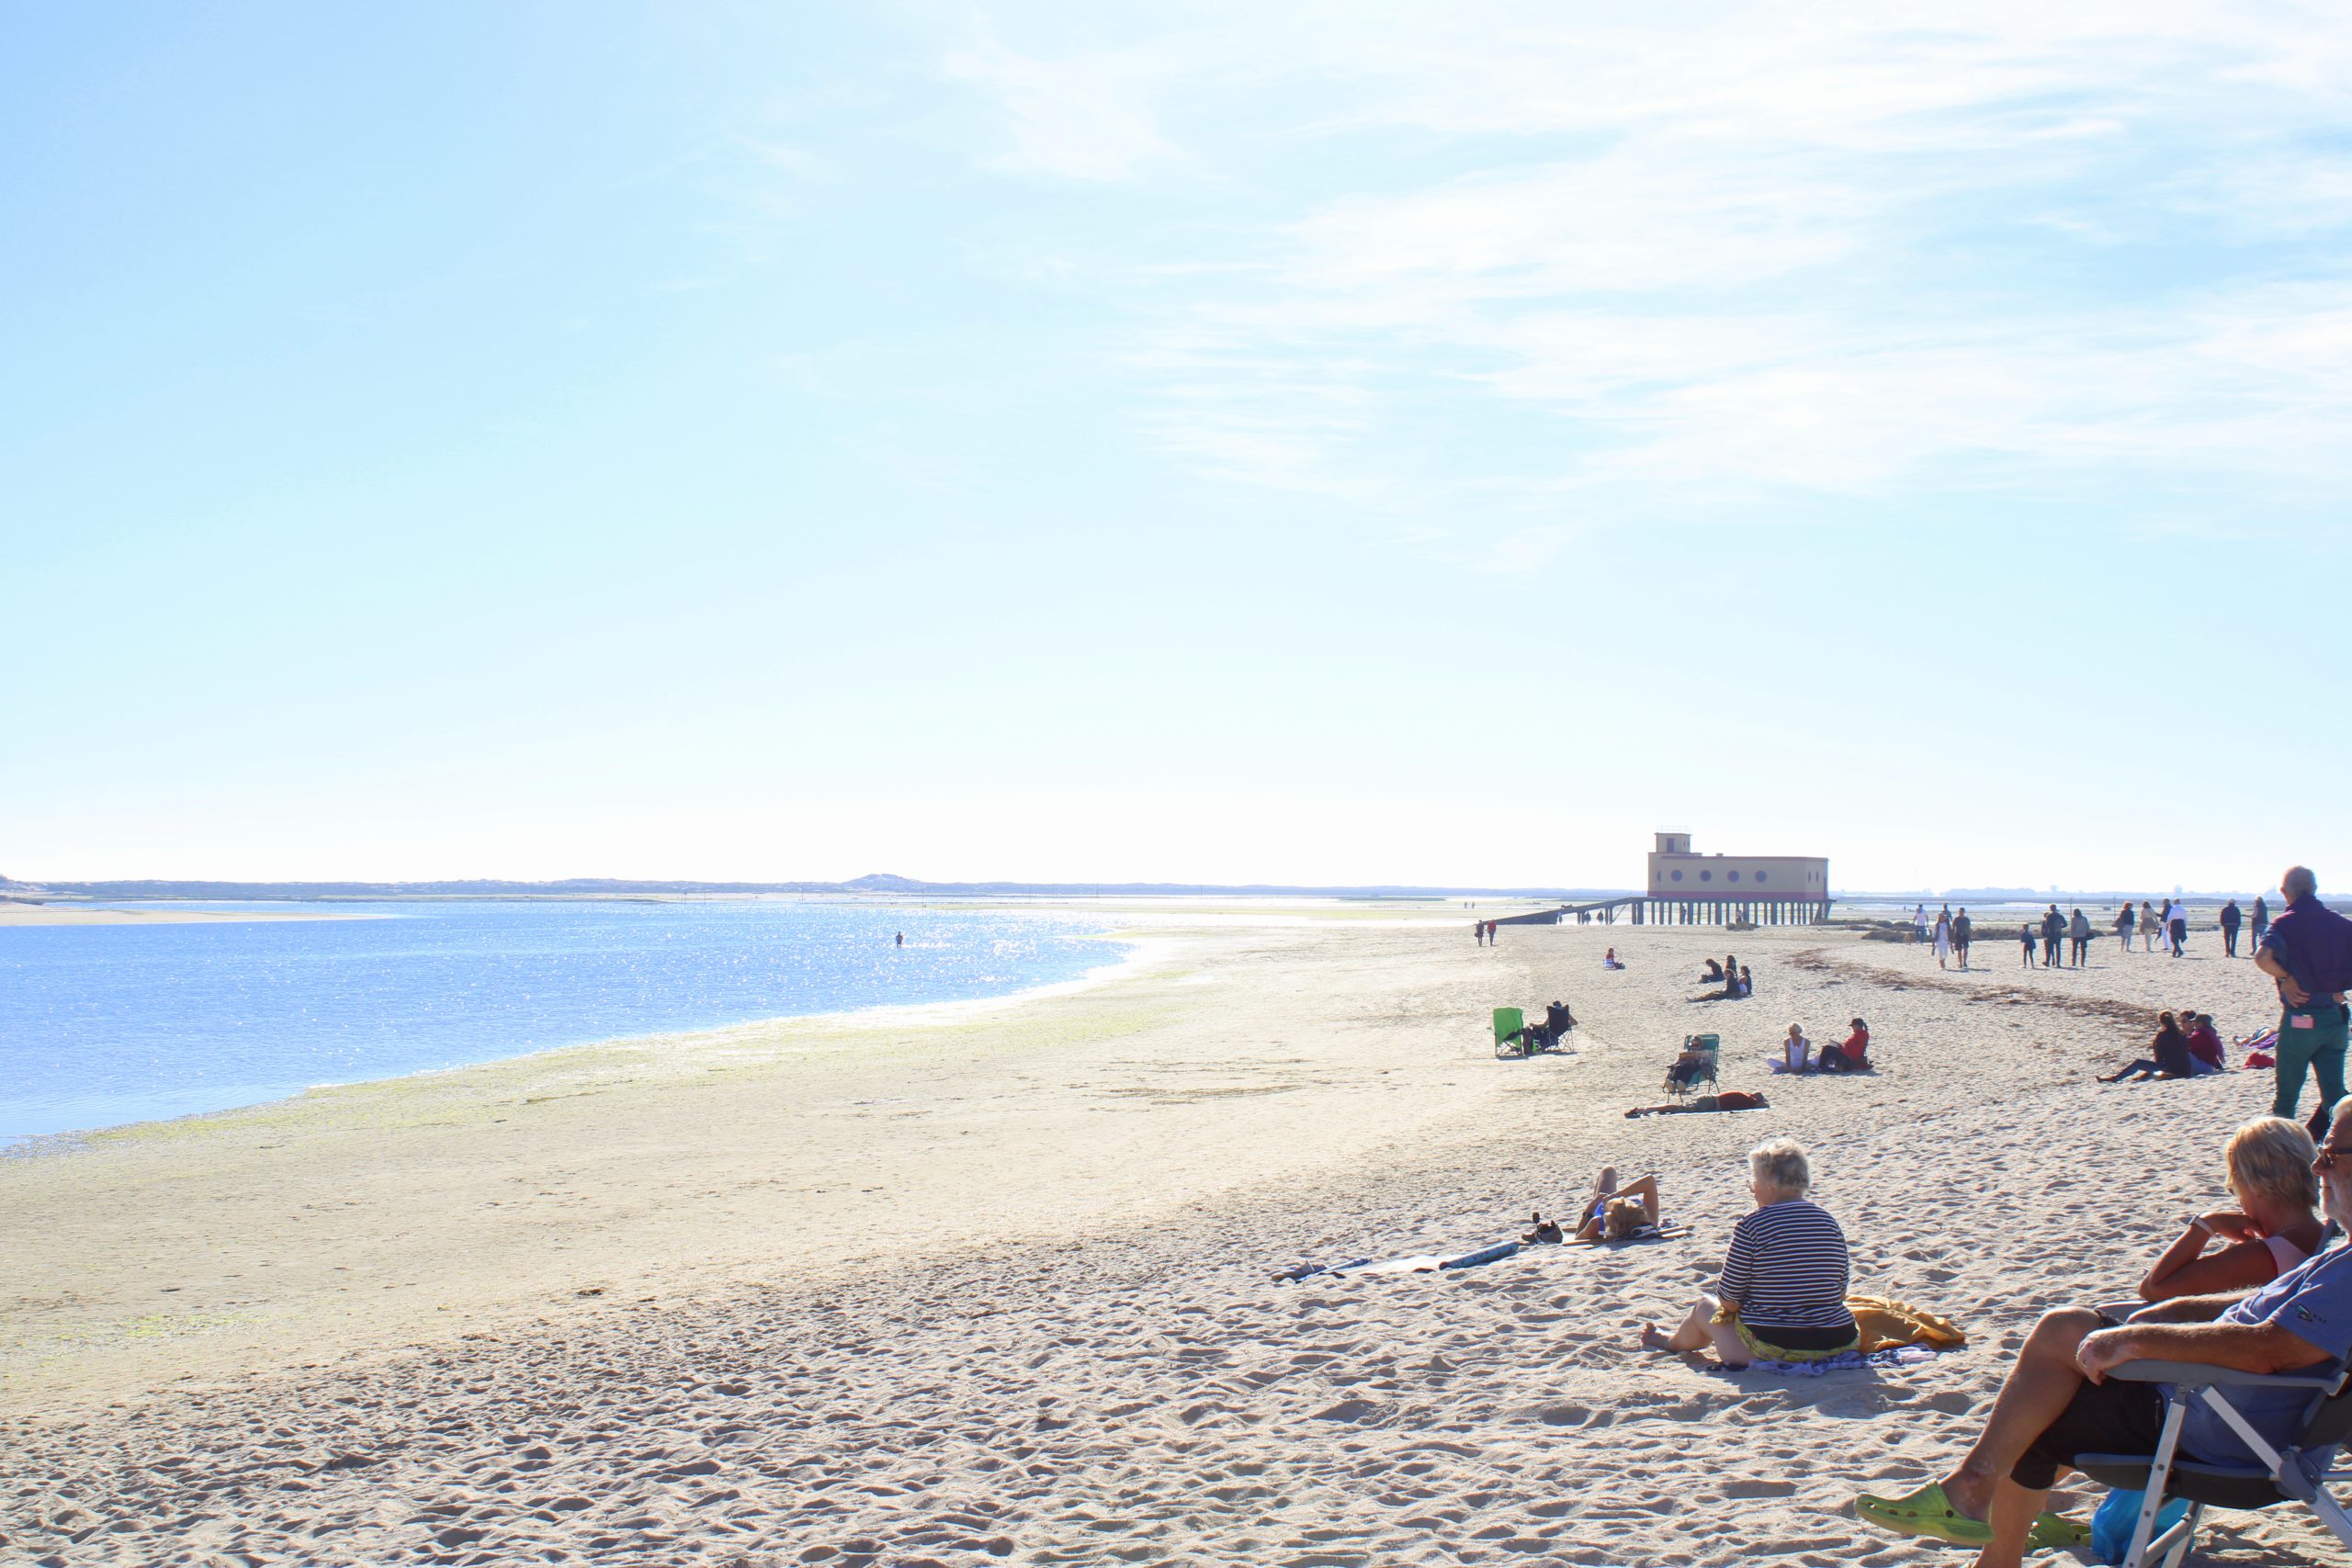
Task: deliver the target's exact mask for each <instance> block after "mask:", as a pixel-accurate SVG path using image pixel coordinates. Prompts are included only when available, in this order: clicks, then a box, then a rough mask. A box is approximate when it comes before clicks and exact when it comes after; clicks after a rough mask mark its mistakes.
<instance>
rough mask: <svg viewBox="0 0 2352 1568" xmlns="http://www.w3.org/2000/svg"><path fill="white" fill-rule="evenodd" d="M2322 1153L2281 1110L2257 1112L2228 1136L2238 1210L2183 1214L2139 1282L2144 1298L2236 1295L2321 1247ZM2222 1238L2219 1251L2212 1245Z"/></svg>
mask: <svg viewBox="0 0 2352 1568" xmlns="http://www.w3.org/2000/svg"><path fill="white" fill-rule="evenodd" d="M2318 1157H2319V1152H2318V1150H2317V1148H2316V1147H2314V1146H2313V1145H2312V1135H2311V1134H2309V1133H2306V1132H2305V1131H2303V1129H2302V1128H2301V1127H2300V1126H2298V1125H2297V1124H2296V1123H2294V1122H2290V1121H2288V1120H2287V1119H2286V1118H2285V1117H2284V1116H2257V1117H2256V1118H2255V1119H2254V1120H2253V1121H2251V1122H2247V1123H2246V1124H2245V1126H2243V1127H2240V1128H2239V1129H2238V1130H2237V1131H2236V1132H2234V1133H2233V1134H2230V1142H2229V1146H2228V1148H2227V1149H2225V1150H2224V1151H2223V1154H2222V1161H2223V1164H2224V1166H2225V1167H2226V1168H2227V1170H2228V1173H2229V1174H2228V1186H2229V1190H2230V1196H2231V1197H2233V1198H2235V1199H2236V1200H2237V1207H2235V1208H2234V1209H2213V1210H2210V1211H2208V1212H2207V1213H2202V1214H2187V1215H2184V1216H2182V1218H2181V1222H2180V1224H2181V1233H2180V1235H2179V1238H2178V1239H2177V1240H2176V1241H2175V1242H2174V1243H2173V1244H2172V1246H2171V1247H2167V1248H2166V1249H2165V1254H2164V1256H2163V1257H2161V1258H2157V1259H2156V1261H2155V1266H2154V1268H2152V1269H2149V1270H2148V1276H2147V1278H2146V1279H2144V1280H2141V1281H2140V1298H2141V1299H2142V1300H2143V1301H2151V1302H2168V1301H2171V1300H2173V1299H2174V1298H2175V1297H2177V1296H2211V1295H2220V1294H2222V1293H2223V1292H2229V1293H2232V1294H2234V1293H2235V1292H2240V1291H2250V1290H2253V1289H2254V1288H2255V1287H2256V1286H2257V1285H2267V1284H2268V1283H2269V1282H2270V1281H2271V1280H2276V1279H2277V1278H2278V1276H2279V1275H2281V1274H2284V1273H2285V1272H2287V1270H2288V1269H2292V1268H2293V1267H2294V1266H2295V1265H2296V1264H2298V1263H2301V1261H2302V1260H2303V1259H2304V1258H2309V1257H2310V1256H2311V1255H2312V1253H2314V1252H2317V1251H2318V1250H2319V1242H2320V1236H2321V1235H2323V1234H2324V1232H2325V1230H2326V1226H2325V1225H2324V1224H2323V1223H2322V1222H2321V1220H2320V1217H2319V1214H2318V1212H2317V1211H2318V1208H2319V1177H2318V1176H2317V1175H2316V1174H2315V1173H2313V1171H2312V1161H2313V1160H2315V1159H2317V1158H2318ZM2215 1242H2220V1243H2221V1244H2222V1245H2221V1249H2220V1250H2219V1251H2208V1250H2207V1249H2208V1248H2210V1247H2212V1245H2213V1244H2214V1243H2215Z"/></svg>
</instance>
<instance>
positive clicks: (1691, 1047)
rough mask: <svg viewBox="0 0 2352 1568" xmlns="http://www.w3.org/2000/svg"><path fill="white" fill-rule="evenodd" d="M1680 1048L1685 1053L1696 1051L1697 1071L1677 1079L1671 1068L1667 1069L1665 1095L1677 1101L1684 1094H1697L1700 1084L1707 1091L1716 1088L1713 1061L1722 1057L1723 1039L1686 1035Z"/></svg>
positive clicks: (1706, 1035) (1707, 1035) (1703, 1035)
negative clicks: (1703, 1085)
mask: <svg viewBox="0 0 2352 1568" xmlns="http://www.w3.org/2000/svg"><path fill="white" fill-rule="evenodd" d="M1682 1048H1683V1049H1684V1050H1685V1051H1696V1052H1697V1053H1698V1054H1699V1057H1700V1061H1699V1066H1698V1069H1697V1070H1696V1071H1694V1072H1692V1073H1691V1075H1690V1076H1689V1077H1676V1076H1675V1072H1674V1069H1673V1068H1672V1067H1668V1068H1667V1070H1666V1091H1667V1093H1668V1094H1670V1095H1672V1096H1674V1098H1675V1099H1677V1100H1679V1099H1681V1098H1682V1097H1683V1096H1684V1095H1686V1094H1695V1093H1697V1092H1698V1088H1699V1086H1700V1085H1701V1084H1702V1083H1703V1084H1705V1085H1706V1086H1707V1087H1708V1088H1709V1089H1713V1088H1715V1087H1717V1086H1716V1083H1715V1061H1716V1058H1717V1057H1719V1056H1720V1055H1723V1037H1722V1036H1721V1035H1715V1034H1686V1035H1684V1036H1683V1037H1682Z"/></svg>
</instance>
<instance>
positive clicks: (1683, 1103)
mask: <svg viewBox="0 0 2352 1568" xmlns="http://www.w3.org/2000/svg"><path fill="white" fill-rule="evenodd" d="M1771 1104H1772V1102H1771V1101H1770V1100H1767V1099H1765V1098H1764V1097H1763V1096H1762V1095H1760V1094H1749V1093H1748V1092H1747V1090H1745V1089H1725V1090H1724V1091H1723V1092H1722V1093H1721V1094H1702V1095H1701V1096H1700V1097H1699V1098H1698V1099H1696V1100H1670V1101H1668V1103H1667V1104H1664V1105H1636V1106H1635V1107H1634V1109H1632V1110H1631V1111H1627V1112H1625V1114H1626V1116H1627V1117H1628V1118H1631V1117H1635V1116H1680V1115H1683V1114H1685V1113H1686V1112H1689V1111H1764V1110H1769V1109H1770V1106H1771Z"/></svg>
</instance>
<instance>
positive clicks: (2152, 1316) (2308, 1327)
mask: <svg viewBox="0 0 2352 1568" xmlns="http://www.w3.org/2000/svg"><path fill="white" fill-rule="evenodd" d="M2312 1170H2313V1172H2314V1173H2315V1174H2316V1175H2317V1177H2318V1178H2319V1182H2320V1192H2321V1201H2322V1204H2323V1206H2324V1208H2325V1210H2326V1211H2327V1215H2328V1217H2329V1218H2330V1219H2332V1220H2334V1221H2335V1222H2336V1223H2337V1224H2341V1225H2346V1226H2352V1098H2346V1099H2345V1100H2338V1101H2337V1102H2336V1105H2335V1114H2334V1116H2333V1118H2332V1119H2331V1120H2330V1122H2329V1124H2328V1134H2327V1141H2326V1142H2325V1143H2324V1144H2322V1145H2319V1148H2318V1152H2317V1154H2316V1156H2315V1157H2314V1158H2313V1159H2312ZM2129 1174H2133V1175H2139V1176H2141V1177H2142V1178H2143V1179H2153V1178H2155V1177H2157V1176H2158V1175H2159V1173H2157V1172H2154V1171H2147V1172H2142V1173H2129ZM2114 1175H2115V1176H2116V1177H2117V1179H2119V1180H2120V1179H2124V1178H2125V1177H2126V1175H2127V1173H2125V1172H2120V1171H2118V1172H2115V1173H2114ZM2347 1353H2352V1247H2331V1248H2329V1249H2328V1250H2327V1251H2325V1252H2323V1253H2321V1254H2319V1255H2318V1256H2317V1257H2315V1258H2306V1259H2305V1260H2304V1261H2302V1262H2301V1263H2299V1264H2297V1265H2296V1266H2295V1267H2294V1268H2292V1269H2288V1270H2287V1271H2286V1272H2285V1273H2283V1274H2281V1275H2279V1276H2278V1278H2277V1279H2275V1280H2271V1281H2270V1282H2269V1283H2268V1284H2266V1285H2264V1286H2262V1287H2260V1288H2259V1289H2257V1290H2256V1291H2255V1292H2253V1293H2252V1294H2250V1295H2245V1296H2242V1297H2233V1296H2231V1295H2229V1294H2227V1293H2222V1294H2214V1295H2202V1296H2184V1297H2181V1298H2179V1299H2177V1300H2176V1301H2170V1302H2164V1303H2159V1304H2157V1305H2155V1306H2152V1307H2147V1308H2144V1309H2143V1310H2142V1311H2140V1312H2138V1313H2135V1314H2132V1317H2131V1321H2129V1322H2127V1323H2123V1324H2120V1325H2112V1326H2110V1325H2108V1324H2107V1323H2106V1322H2105V1321H2104V1320H2103V1319H2102V1318H2101V1317H2100V1316H2099V1315H2098V1313H2097V1312H2095V1311H2093V1310H2092V1309H2090V1308H2088V1307H2061V1308H2059V1309H2058V1310H2056V1311H2054V1312H2049V1313H2044V1314H2042V1317H2041V1322H2039V1323H2037V1324H2036V1325H2034V1327H2033V1332H2032V1333H2031V1334H2030V1335H2029V1336H2028V1337H2027V1338H2026V1342H2025V1345H2024V1347H2023V1348H2021V1349H2019V1350H2018V1360H2017V1365H2016V1366H2014V1367H2012V1368H2010V1369H2009V1375H2008V1379H2007V1382H2004V1383H2003V1384H2002V1386H2001V1393H2000V1397H1999V1398H1998V1399H1996V1401H1995V1402H1994V1404H1993V1412H1992V1416H1991V1418H1990V1419H1989V1420H1988V1421H1986V1422H1985V1430H1984V1432H1983V1433H1982V1434H1980V1435H1979V1436H1978V1438H1977V1439H1976V1442H1975V1444H1974V1446H1973V1447H1972V1448H1970V1449H1969V1450H1968V1451H1967V1452H1966V1453H1965V1454H1963V1455H1962V1456H1961V1459H1960V1462H1959V1463H1958V1464H1957V1465H1956V1466H1955V1467H1954V1468H1953V1469H1952V1470H1951V1472H1948V1473H1947V1474H1946V1475H1945V1476H1944V1478H1943V1479H1942V1480H1940V1481H1938V1482H1935V1483H1932V1484H1929V1485H1927V1486H1923V1487H1921V1488H1920V1489H1919V1490H1918V1491H1917V1492H1914V1493H1912V1494H1911V1495H1909V1496H1907V1497H1872V1496H1869V1495H1863V1496H1859V1497H1857V1498H1855V1499H1854V1512H1855V1514H1856V1515H1857V1516H1858V1517H1861V1518H1864V1519H1867V1520H1869V1521H1870V1522H1871V1524H1874V1525H1877V1526H1878V1527H1880V1528H1881V1529H1888V1530H1892V1531H1894V1533H1896V1534H1897V1535H1910V1536H1925V1537H1927V1538H1928V1539H1929V1540H1942V1541H1950V1542H1951V1543H1953V1544H1955V1545H1961V1546H1973V1547H1976V1548H1977V1549H1978V1550H1977V1555H1976V1564H1977V1568H2019V1565H2020V1564H2022V1563H2023V1562H2024V1561H2025V1551H2026V1546H2027V1542H2028V1540H2029V1538H2030V1537H2031V1536H2032V1535H2033V1534H2034V1533H2035V1530H2036V1527H2037V1526H2039V1525H2041V1523H2042V1520H2041V1518H2040V1517H2037V1516H2040V1515H2041V1510H2042V1503H2043V1500H2044V1499H2045V1498H2046V1497H2048V1495H2049V1493H2050V1488H2051V1487H2052V1485H2054V1484H2055V1483H2056V1482H2057V1480H2058V1477H2059V1476H2060V1475H2061V1474H2063V1473H2064V1472H2066V1471H2068V1470H2071V1469H2072V1468H2073V1467H2074V1462H2075V1455H2076V1454H2080V1453H2121V1454H2135V1453H2153V1452H2154V1451H2155V1446H2156V1443H2157V1442H2158V1440H2159V1439H2160V1438H2162V1436H2163V1427H2164V1424H2165V1398H2164V1394H2163V1393H2162V1391H2161V1388H2160V1386H2159V1385H2158V1384H2155V1383H2146V1382H2124V1381H2122V1380H2121V1379H2112V1380H2110V1379H2109V1377H2108V1375H2107V1374H2108V1372H2109V1370H2110V1369H2112V1368H2114V1367H2117V1366H2120V1365H2121V1364H2122V1363H2124V1362H2126V1361H2141V1360H2155V1361H2185V1362H2188V1363H2190V1364H2191V1365H2196V1366H2207V1367H2228V1368H2232V1369H2233V1370H2235V1371H2247V1372H2256V1373H2266V1374H2267V1373H2272V1372H2311V1373H2320V1372H2325V1371H2330V1370H2332V1369H2333V1368H2334V1367H2335V1365H2336V1364H2337V1363H2338V1362H2339V1361H2341V1360H2342V1359H2344V1357H2345V1356H2346V1354H2347ZM2230 1402H2231V1404H2233V1405H2234V1406H2235V1407H2236V1408H2237V1410H2238V1412H2239V1413H2240V1414H2241V1415H2242V1416H2244V1417H2245V1421H2246V1424H2247V1425H2248V1426H2250V1427H2253V1429H2254V1430H2255V1431H2256V1433H2257V1434H2259V1435H2260V1436H2261V1437H2262V1438H2263V1439H2264V1440H2265V1441H2267V1442H2268V1443H2270V1444H2272V1445H2273V1446H2275V1447H2280V1448H2283V1447H2286V1446H2287V1445H2289V1444H2291V1443H2293V1442H2294V1441H2295V1440H2296V1438H2298V1437H2299V1436H2300V1435H2301V1430H2302V1426H2303V1420H2304V1414H2305V1412H2306V1411H2307V1410H2308V1409H2309V1408H2310V1406H2311V1392H2310V1390H2308V1389H2293V1390H2276V1391H2273V1390H2264V1391H2261V1392H2259V1393H2252V1392H2249V1391H2247V1390H2245V1389H2239V1390H2235V1391H2233V1393H2232V1397H2231V1401H2230ZM2180 1452H2181V1455H2182V1457H2183V1458H2186V1459H2192V1460H2196V1461H2201V1462H2203V1463H2207V1464H2226V1465H2249V1464H2253V1463H2255V1462H2256V1460H2255V1457H2254V1454H2253V1452H2252V1451H2251V1450H2248V1449H2247V1448H2246V1447H2245V1444H2244V1443H2242V1442H2241V1441H2239V1439H2238V1438H2237V1435H2236V1434H2235V1433H2234V1432H2233V1431H2232V1430H2231V1429H2230V1427H2229V1426H2228V1424H2227V1423H2226V1422H2225V1421H2223V1420H2222V1417H2221V1416H2219V1415H2218V1414H2216V1413H2215V1412H2214V1411H2213V1410H2212V1409H2211V1407H2210V1406H2209V1405H2207V1404H2205V1403H2204V1402H2203V1401H2201V1400H2199V1401H2198V1402H2196V1403H2194V1404H2191V1405H2190V1406H2189V1409H2188V1415H2187V1416H2186V1418H2185V1420H2184V1422H2183V1424H2182V1426H2181V1429H2180Z"/></svg>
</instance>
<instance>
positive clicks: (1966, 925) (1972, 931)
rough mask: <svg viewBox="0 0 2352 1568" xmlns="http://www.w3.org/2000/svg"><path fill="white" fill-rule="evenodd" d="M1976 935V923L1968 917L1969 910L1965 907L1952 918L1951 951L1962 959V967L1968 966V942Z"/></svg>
mask: <svg viewBox="0 0 2352 1568" xmlns="http://www.w3.org/2000/svg"><path fill="white" fill-rule="evenodd" d="M1975 935H1976V924H1975V922H1974V921H1973V920H1971V919H1969V918H1968V910H1967V909H1966V908H1964V907H1963V908H1962V910H1961V911H1960V913H1959V914H1957V915H1954V916H1953V917H1952V918H1951V953H1952V956H1953V957H1954V958H1957V959H1959V960H1960V966H1961V967H1962V969H1965V968H1967V967H1968V944H1969V942H1971V941H1973V939H1974V937H1975Z"/></svg>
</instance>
